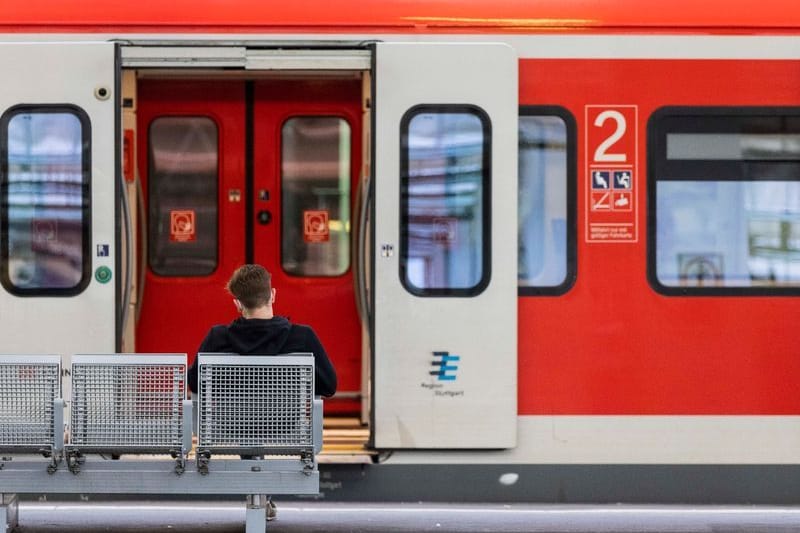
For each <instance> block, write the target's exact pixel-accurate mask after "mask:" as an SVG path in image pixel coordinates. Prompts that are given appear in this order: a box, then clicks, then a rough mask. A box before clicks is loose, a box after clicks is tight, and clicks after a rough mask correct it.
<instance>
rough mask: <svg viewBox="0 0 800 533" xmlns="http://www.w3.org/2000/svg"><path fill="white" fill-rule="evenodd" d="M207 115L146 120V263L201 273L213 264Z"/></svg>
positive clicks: (156, 268)
mask: <svg viewBox="0 0 800 533" xmlns="http://www.w3.org/2000/svg"><path fill="white" fill-rule="evenodd" d="M217 135H218V134H217V126H216V124H215V123H214V121H212V120H211V119H210V118H207V117H161V118H157V119H155V120H154V121H153V122H152V123H151V125H150V146H149V150H150V173H149V177H148V203H149V217H148V228H149V231H148V234H149V256H148V257H149V262H150V268H151V269H152V271H153V272H155V273H156V274H159V275H162V276H206V275H209V274H211V273H212V272H214V270H216V268H217V240H218V237H217V226H218V212H217V211H218V208H217V205H218V202H217V198H218V178H217V175H218V159H219V156H218V138H217Z"/></svg>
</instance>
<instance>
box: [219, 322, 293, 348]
mask: <svg viewBox="0 0 800 533" xmlns="http://www.w3.org/2000/svg"><path fill="white" fill-rule="evenodd" d="M290 328H291V325H290V323H289V321H288V320H287V319H286V318H284V317H282V316H276V317H273V318H243V317H241V318H237V319H236V320H234V321H233V322H232V323H231V325H230V326H229V327H228V328H227V332H228V341H229V343H230V345H231V347H232V348H233V349H234V353H240V354H248V355H258V354H263V355H273V354H277V353H280V352H281V349H282V348H283V346H284V345H285V344H286V340H287V339H288V338H289V330H290Z"/></svg>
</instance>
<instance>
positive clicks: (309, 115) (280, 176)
mask: <svg viewBox="0 0 800 533" xmlns="http://www.w3.org/2000/svg"><path fill="white" fill-rule="evenodd" d="M298 118H337V119H339V120H342V121H343V122H344V123H345V124H347V127H348V128H349V129H350V153H349V154H348V157H349V158H350V175H349V176H348V177H347V182H348V184H349V185H350V189H349V191H348V199H347V203H348V204H349V205H350V228H351V229H350V238H349V240H348V248H349V252H350V253H348V254H347V268H346V269H345V270H344V272H342V273H341V274H334V275H330V276H321V275H317V276H310V275H306V274H296V273H294V272H289V271H288V270H286V268H284V266H283V244H284V242H283V214H284V208H283V206H284V201H283V194H284V190H283V185H284V183H283V181H284V180H283V130H284V128H285V127H286V123H287V122H289V121H290V120H293V119H298ZM278 139H279V145H278V146H279V148H278V153H279V157H278V188H279V193H280V194H279V197H280V217H278V218H279V220H278V236H279V238H280V246H279V248H280V254H279V257H278V262H279V263H280V266H281V271H282V272H283V273H284V274H286V275H287V276H290V277H292V278H296V279H305V278H310V279H338V278H342V277H344V276H347V275H348V274H349V273H350V271H351V270H352V268H353V250H354V246H353V231H352V228H353V207H354V205H353V124H351V122H350V118H349V117H347V116H346V115H343V114H340V113H316V114H315V113H298V114H289V115H287V116H285V117H284V118H283V120H281V122H280V128H279V133H278Z"/></svg>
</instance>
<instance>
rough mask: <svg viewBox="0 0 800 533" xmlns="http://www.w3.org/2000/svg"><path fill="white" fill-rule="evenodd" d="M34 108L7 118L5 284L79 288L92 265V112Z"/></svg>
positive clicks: (15, 288) (20, 288)
mask: <svg viewBox="0 0 800 533" xmlns="http://www.w3.org/2000/svg"><path fill="white" fill-rule="evenodd" d="M29 109H31V110H30V111H28V110H25V109H24V108H23V109H20V108H17V110H13V111H11V112H10V114H7V115H6V116H4V117H3V121H2V122H3V125H4V127H5V132H3V133H4V134H5V135H4V136H3V137H4V140H5V143H4V144H5V146H3V147H2V148H3V151H4V153H5V156H6V157H5V160H4V161H3V162H2V166H3V170H4V172H3V192H4V193H5V194H4V195H3V198H2V202H3V206H2V207H3V209H2V211H3V215H2V217H3V233H4V235H3V237H4V238H3V245H4V246H3V250H2V252H3V283H4V285H6V287H7V288H8V289H9V290H10V291H11V292H20V293H26V292H29V293H31V292H35V293H44V294H53V293H59V292H66V293H72V292H74V291H75V290H80V285H81V284H83V283H88V275H87V272H88V270H89V269H90V264H89V261H90V259H89V257H88V248H89V243H88V238H89V237H88V227H89V226H88V224H89V207H90V206H89V165H88V160H87V158H88V157H89V131H88V118H87V117H85V115H83V114H82V113H81V115H78V114H77V113H76V112H75V110H73V109H68V110H67V109H64V108H57V107H53V108H50V109H47V110H34V109H35V108H29ZM6 233H7V235H6Z"/></svg>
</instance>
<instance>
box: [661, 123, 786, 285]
mask: <svg viewBox="0 0 800 533" xmlns="http://www.w3.org/2000/svg"><path fill="white" fill-rule="evenodd" d="M648 135H649V150H650V158H649V160H650V161H649V174H650V176H649V179H650V184H649V195H650V198H649V205H650V206H651V210H650V213H649V214H648V216H649V218H648V234H649V250H648V277H649V279H650V282H651V284H652V285H653V286H654V287H655V288H656V290H658V291H659V292H662V293H664V294H698V295H702V294H797V293H800V109H797V108H793V109H780V108H699V109H694V108H664V109H662V110H660V111H658V112H657V113H656V114H655V115H654V116H653V117H652V118H651V120H650V125H649V133H648Z"/></svg>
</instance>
